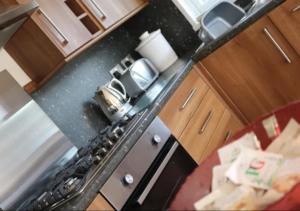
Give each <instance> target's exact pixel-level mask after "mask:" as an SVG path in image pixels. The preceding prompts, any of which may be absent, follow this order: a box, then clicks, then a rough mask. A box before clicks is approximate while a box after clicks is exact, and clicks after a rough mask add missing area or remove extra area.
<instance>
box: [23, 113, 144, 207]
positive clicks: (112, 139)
mask: <svg viewBox="0 0 300 211" xmlns="http://www.w3.org/2000/svg"><path fill="white" fill-rule="evenodd" d="M145 113H146V110H145V111H142V112H140V113H138V114H136V115H135V116H134V117H124V118H123V119H122V120H120V121H118V122H113V123H112V124H111V125H109V126H107V127H106V128H104V129H102V130H100V131H99V133H98V135H97V136H96V137H95V138H93V139H91V140H89V141H88V144H87V145H86V146H84V147H82V148H80V149H79V150H78V152H77V156H76V157H74V158H73V159H72V160H71V161H69V162H68V164H67V165H66V166H65V168H64V169H62V170H61V171H59V173H58V174H56V175H55V177H54V178H53V180H52V182H51V183H50V184H48V185H47V187H45V190H43V191H42V192H41V194H40V195H39V197H38V198H31V199H28V200H27V202H25V203H24V205H23V207H22V208H21V209H26V210H47V209H49V210H51V209H55V208H57V207H59V206H62V205H63V204H65V203H66V202H67V201H69V200H71V199H73V198H75V197H77V196H79V195H80V194H81V193H82V192H83V191H84V190H85V189H86V188H87V187H88V186H89V185H90V184H91V183H92V182H93V181H94V179H96V177H97V175H98V173H99V172H101V171H102V170H103V168H104V167H105V164H106V163H107V162H108V161H109V160H110V158H112V156H113V155H114V153H115V152H116V151H117V150H118V149H119V148H120V147H121V146H122V144H123V143H124V141H125V140H126V137H127V136H128V135H129V134H130V133H131V132H132V131H133V130H134V129H135V128H136V127H137V126H138V123H139V121H140V120H141V119H142V118H143V115H144V114H145Z"/></svg>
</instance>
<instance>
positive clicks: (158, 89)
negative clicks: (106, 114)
mask: <svg viewBox="0 0 300 211" xmlns="http://www.w3.org/2000/svg"><path fill="white" fill-rule="evenodd" d="M282 2H284V0H273V1H270V2H269V3H267V4H266V5H265V6H263V7H262V8H261V9H260V10H258V11H256V12H254V13H253V14H252V15H250V16H248V17H247V18H246V19H245V20H244V21H243V22H241V23H240V24H239V25H238V26H235V27H234V28H233V29H232V30H231V31H230V32H228V33H226V34H225V35H224V36H222V37H221V38H219V39H217V40H215V41H213V42H211V43H209V44H207V45H206V46H205V47H204V48H203V49H201V50H198V51H196V52H194V51H192V52H189V53H187V54H186V55H185V56H183V57H181V58H180V59H178V60H177V62H176V63H174V64H173V65H172V66H171V67H170V68H169V69H168V70H167V71H166V72H165V73H164V74H163V75H162V76H161V77H160V78H159V79H158V80H157V81H156V82H155V84H154V85H152V86H151V88H150V90H149V91H148V92H147V93H146V94H145V95H144V96H142V97H141V98H140V100H139V101H138V102H137V104H136V106H135V109H136V110H137V111H139V110H143V109H144V111H143V112H141V113H139V114H138V115H139V121H138V123H137V124H136V125H135V127H134V129H133V130H132V131H131V133H129V134H128V135H127V136H126V137H123V139H124V141H123V143H122V144H121V145H119V147H118V148H117V149H116V150H115V152H114V153H113V156H111V158H110V159H109V160H108V161H107V162H106V164H105V166H103V167H102V169H100V171H99V173H98V174H97V176H96V177H95V180H94V182H92V184H91V185H90V186H88V188H87V189H86V190H85V191H84V192H83V193H82V195H81V196H79V197H77V198H74V199H72V200H70V201H69V202H67V203H66V204H64V205H63V206H61V207H59V208H58V209H59V210H85V209H86V208H87V207H88V206H89V204H90V203H91V202H92V201H93V200H94V198H95V197H96V195H97V193H98V192H99V190H100V188H101V187H102V186H103V185H104V183H105V181H106V180H107V179H108V178H109V176H110V175H111V174H112V172H113V171H114V169H115V168H116V167H117V166H118V165H119V163H120V162H121V161H122V159H123V158H124V157H125V155H126V154H127V152H128V151H129V150H130V149H131V148H132V146H133V145H134V144H135V143H136V141H137V140H138V138H139V137H140V136H141V135H142V133H143V131H144V130H145V129H146V128H147V127H148V126H149V125H150V123H151V122H152V120H153V119H154V118H155V117H156V116H157V114H158V113H159V112H160V110H161V109H162V107H163V106H164V105H165V104H166V102H167V101H168V100H169V98H170V97H171V96H172V94H173V93H174V92H175V90H176V89H177V88H178V86H179V85H180V84H181V82H182V81H183V80H184V79H185V77H186V76H187V75H188V73H189V72H190V70H191V69H192V67H193V65H194V64H195V63H197V62H198V61H200V60H201V59H203V58H205V57H206V56H208V55H209V54H211V53H212V52H213V51H214V50H216V49H217V48H219V47H221V46H222V45H223V44H225V43H226V42H228V41H229V40H230V39H232V38H233V37H234V36H236V35H237V34H238V33H239V32H241V31H243V30H244V29H245V28H247V27H248V26H250V25H251V24H253V23H254V22H255V21H257V20H258V19H259V18H261V17H262V16H263V15H265V14H266V13H268V12H269V11H271V10H272V9H274V8H275V7H277V6H278V5H280V4H281V3H282Z"/></svg>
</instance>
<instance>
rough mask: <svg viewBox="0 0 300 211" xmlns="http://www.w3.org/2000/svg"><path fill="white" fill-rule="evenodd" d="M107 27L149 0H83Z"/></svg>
mask: <svg viewBox="0 0 300 211" xmlns="http://www.w3.org/2000/svg"><path fill="white" fill-rule="evenodd" d="M82 1H83V3H84V4H85V5H86V6H87V7H88V8H89V9H90V11H91V12H92V13H93V14H94V16H95V17H96V18H97V19H98V20H99V21H100V23H101V24H102V25H103V27H104V28H105V29H107V28H109V27H110V26H111V25H113V24H115V23H116V22H117V21H119V20H121V19H122V18H124V17H125V16H126V15H128V14H129V13H130V12H132V11H134V10H135V9H137V8H138V7H140V6H142V5H143V4H145V3H146V2H147V0H109V1H108V0H82Z"/></svg>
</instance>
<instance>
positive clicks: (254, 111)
mask: <svg viewBox="0 0 300 211" xmlns="http://www.w3.org/2000/svg"><path fill="white" fill-rule="evenodd" d="M201 63H202V64H203V65H204V66H205V68H206V69H207V71H208V72H209V74H210V75H211V77H212V78H213V80H214V81H216V82H217V84H218V86H220V87H221V88H222V89H223V90H224V92H225V93H226V94H227V95H228V96H229V98H230V99H231V100H232V102H233V103H234V104H235V105H236V106H237V107H238V108H239V110H240V111H241V112H242V113H243V115H244V116H245V117H246V118H247V120H248V121H249V122H251V121H253V120H255V119H256V118H258V117H259V116H261V115H263V114H266V113H269V112H271V111H272V110H274V109H277V108H278V107H281V106H284V105H286V104H287V103H289V102H292V101H295V100H297V99H300V92H299V90H300V83H299V80H298V79H299V77H300V71H299V66H300V59H299V58H298V55H297V54H296V52H295V51H294V49H293V48H292V47H291V46H290V45H289V43H288V42H287V40H286V39H285V37H284V36H283V35H282V34H281V33H280V32H279V31H278V29H277V28H276V27H275V26H274V24H273V23H272V21H271V20H270V19H269V18H268V17H264V18H262V19H260V20H259V21H258V22H257V23H255V24H254V25H252V26H251V27H249V28H248V29H247V30H245V31H244V32H242V33H241V34H239V35H238V36H237V37H235V38H234V39H232V40H231V41H229V42H228V43H227V44H226V45H224V46H223V47H221V48H220V49H218V50H217V51H215V52H214V53H212V54H211V55H209V56H208V57H207V58H205V59H204V60H202V61H201Z"/></svg>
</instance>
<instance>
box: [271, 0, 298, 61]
mask: <svg viewBox="0 0 300 211" xmlns="http://www.w3.org/2000/svg"><path fill="white" fill-rule="evenodd" d="M269 17H270V18H271V19H272V21H273V23H274V24H275V25H276V26H277V28H278V29H279V30H280V32H281V33H282V34H283V35H284V36H285V37H286V39H287V40H288V41H289V43H290V44H291V45H292V46H293V48H294V49H295V50H296V51H297V53H298V55H300V0H288V1H286V2H285V3H283V4H282V5H281V6H280V7H278V8H276V9H275V10H274V11H273V12H271V13H270V14H269Z"/></svg>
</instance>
